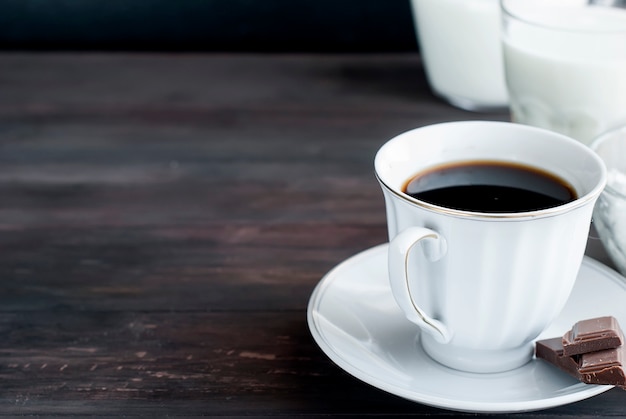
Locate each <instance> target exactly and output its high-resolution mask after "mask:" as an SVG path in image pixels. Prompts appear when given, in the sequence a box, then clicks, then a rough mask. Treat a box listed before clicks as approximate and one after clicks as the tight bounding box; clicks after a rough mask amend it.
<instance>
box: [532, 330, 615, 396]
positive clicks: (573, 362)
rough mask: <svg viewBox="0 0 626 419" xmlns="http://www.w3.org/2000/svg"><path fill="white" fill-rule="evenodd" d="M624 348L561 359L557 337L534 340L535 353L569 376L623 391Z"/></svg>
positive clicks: (561, 352)
mask: <svg viewBox="0 0 626 419" xmlns="http://www.w3.org/2000/svg"><path fill="white" fill-rule="evenodd" d="M625 352H626V346H620V347H618V348H612V349H605V350H603V351H595V352H590V353H588V354H581V355H574V356H565V355H563V344H562V341H561V338H551V339H544V340H540V341H537V343H536V345H535V354H536V355H537V358H540V359H543V360H545V361H547V362H549V363H550V364H552V365H555V366H556V367H558V368H559V369H561V370H562V371H564V372H566V373H568V374H569V375H571V376H572V377H574V378H576V379H578V380H580V381H582V382H583V383H587V384H610V385H616V386H619V387H620V388H622V389H626V371H625V370H624V363H623V361H624V360H625V359H626V353H625Z"/></svg>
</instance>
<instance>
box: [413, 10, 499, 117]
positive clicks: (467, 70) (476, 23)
mask: <svg viewBox="0 0 626 419" xmlns="http://www.w3.org/2000/svg"><path fill="white" fill-rule="evenodd" d="M411 5H412V11H413V21H414V23H415V29H416V34H417V40H418V43H419V46H420V53H421V56H422V61H423V64H424V70H425V72H426V77H427V78H428V83H429V85H430V87H431V89H432V90H433V92H434V93H435V94H436V95H438V96H440V97H442V98H443V99H445V100H446V101H447V102H449V103H450V104H452V105H453V106H455V107H458V108H461V109H465V110H470V111H490V110H498V109H500V110H503V111H506V109H507V107H508V94H507V89H506V84H505V78H504V69H503V64H502V48H501V43H500V27H501V17H500V4H499V2H498V0H411Z"/></svg>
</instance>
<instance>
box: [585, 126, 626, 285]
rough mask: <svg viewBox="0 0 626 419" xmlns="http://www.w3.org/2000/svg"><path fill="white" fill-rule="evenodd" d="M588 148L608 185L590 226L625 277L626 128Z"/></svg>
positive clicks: (613, 132) (593, 143) (614, 131)
mask: <svg viewBox="0 0 626 419" xmlns="http://www.w3.org/2000/svg"><path fill="white" fill-rule="evenodd" d="M591 148H592V150H594V151H595V152H596V153H597V154H598V155H599V156H600V157H601V158H602V160H603V161H604V163H605V165H606V169H607V184H606V187H605V188H604V191H602V194H601V195H600V198H598V201H597V202H596V205H595V207H594V210H593V223H594V225H595V227H596V231H597V232H598V236H600V240H601V241H602V244H603V245H604V248H605V249H606V252H607V254H608V255H609V258H610V259H611V261H612V262H613V263H614V264H615V267H616V268H617V269H618V270H619V271H620V272H621V273H622V274H623V275H626V126H624V127H621V128H618V129H615V130H613V131H609V132H607V133H604V134H602V135H601V136H600V137H599V138H598V139H597V140H595V141H593V142H592V143H591Z"/></svg>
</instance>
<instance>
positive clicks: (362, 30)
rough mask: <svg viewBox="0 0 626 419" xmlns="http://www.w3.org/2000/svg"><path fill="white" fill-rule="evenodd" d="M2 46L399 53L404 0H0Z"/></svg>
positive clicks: (410, 35) (407, 14) (411, 45)
mask: <svg viewBox="0 0 626 419" xmlns="http://www.w3.org/2000/svg"><path fill="white" fill-rule="evenodd" d="M0 49H3V50H57V51H58V50H103V51H116V50H120V51H141V50H145V51H241V52H369V51H371V52H386V51H389V52H403V51H416V50H417V43H416V40H415V32H414V27H413V21H412V17H411V10H410V3H409V0H0Z"/></svg>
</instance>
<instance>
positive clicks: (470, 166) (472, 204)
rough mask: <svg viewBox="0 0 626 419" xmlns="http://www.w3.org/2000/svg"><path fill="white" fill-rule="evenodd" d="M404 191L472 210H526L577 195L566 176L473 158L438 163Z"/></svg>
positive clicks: (568, 199) (429, 200) (415, 177)
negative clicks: (562, 177)
mask: <svg viewBox="0 0 626 419" xmlns="http://www.w3.org/2000/svg"><path fill="white" fill-rule="evenodd" d="M403 192H404V193H406V194H408V195H411V196H412V197H414V198H417V199H419V200H421V201H426V202H429V203H431V204H435V205H439V206H442V207H447V208H453V209H459V210H464V211H473V212H488V213H508V212H526V211H535V210H540V209H545V208H551V207H556V206H559V205H562V204H565V203H567V202H570V201H573V200H575V199H576V192H575V191H574V188H572V186H571V185H569V184H568V183H567V182H566V181H565V180H563V179H561V178H559V177H557V176H555V175H553V174H551V173H548V172H545V171H543V170H540V169H536V168H533V167H529V166H526V165H521V164H515V163H507V162H497V161H473V162H464V163H455V164H447V165H442V166H437V167H435V168H432V169H430V170H427V171H424V172H421V173H418V174H417V175H416V176H414V177H412V178H411V179H409V180H408V181H407V182H406V183H405V185H404V187H403Z"/></svg>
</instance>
